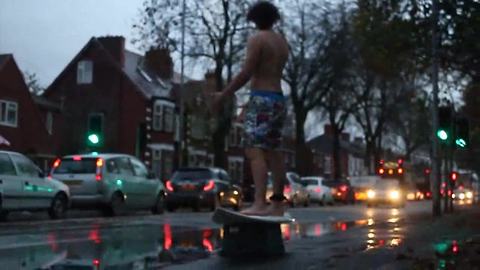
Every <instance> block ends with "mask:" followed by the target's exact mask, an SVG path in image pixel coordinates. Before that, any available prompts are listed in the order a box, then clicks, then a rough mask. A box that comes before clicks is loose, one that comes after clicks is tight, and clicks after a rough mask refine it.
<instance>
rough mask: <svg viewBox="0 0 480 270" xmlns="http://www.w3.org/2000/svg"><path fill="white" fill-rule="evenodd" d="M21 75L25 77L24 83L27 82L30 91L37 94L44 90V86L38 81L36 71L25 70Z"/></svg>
mask: <svg viewBox="0 0 480 270" xmlns="http://www.w3.org/2000/svg"><path fill="white" fill-rule="evenodd" d="M23 76H24V78H25V83H26V84H27V87H28V90H29V91H30V93H32V94H34V95H36V96H39V95H41V94H42V93H43V91H45V87H42V86H41V85H40V83H39V82H38V77H37V74H36V73H31V72H29V71H25V72H24V73H23Z"/></svg>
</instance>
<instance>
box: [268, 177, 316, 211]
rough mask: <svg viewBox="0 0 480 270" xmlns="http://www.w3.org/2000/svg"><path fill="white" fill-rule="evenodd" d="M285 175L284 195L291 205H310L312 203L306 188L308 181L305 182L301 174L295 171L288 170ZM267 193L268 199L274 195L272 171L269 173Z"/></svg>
mask: <svg viewBox="0 0 480 270" xmlns="http://www.w3.org/2000/svg"><path fill="white" fill-rule="evenodd" d="M285 176H286V177H285V179H286V183H285V186H284V188H283V195H284V196H285V197H286V198H287V201H288V203H289V204H290V206H291V207H295V206H298V205H303V206H308V205H309V204H310V196H309V194H308V191H307V189H306V183H305V182H303V181H302V179H301V178H300V176H299V175H298V174H296V173H294V172H287V173H286V174H285ZM266 195H267V201H269V200H270V197H271V196H272V195H273V178H272V174H271V173H268V183H267V194H266Z"/></svg>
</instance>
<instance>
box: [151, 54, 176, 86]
mask: <svg viewBox="0 0 480 270" xmlns="http://www.w3.org/2000/svg"><path fill="white" fill-rule="evenodd" d="M145 63H146V65H147V66H148V68H150V69H151V70H153V71H154V72H155V73H156V74H157V75H158V76H159V77H160V78H161V79H165V80H169V79H172V77H173V60H172V57H171V56H170V51H169V50H168V49H153V48H152V49H150V50H149V51H148V52H147V53H146V54H145Z"/></svg>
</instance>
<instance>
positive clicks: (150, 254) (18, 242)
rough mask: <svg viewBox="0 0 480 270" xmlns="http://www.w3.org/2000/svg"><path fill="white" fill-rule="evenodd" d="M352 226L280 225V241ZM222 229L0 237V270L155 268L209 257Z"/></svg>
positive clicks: (100, 228)
mask: <svg viewBox="0 0 480 270" xmlns="http://www.w3.org/2000/svg"><path fill="white" fill-rule="evenodd" d="M366 224H367V220H363V221H357V222H333V223H331V222H330V223H318V224H284V225H282V226H281V231H282V236H283V238H284V240H286V241H290V240H295V239H301V238H308V237H320V236H322V235H324V234H326V233H330V232H334V231H346V230H348V229H350V228H351V227H353V226H358V225H366ZM222 238H223V230H222V229H212V228H204V229H198V228H189V227H178V226H171V225H170V224H163V225H160V226H158V225H155V226H153V225H148V226H145V225H144V226H137V227H119V228H111V227H103V226H102V225H100V224H97V225H92V226H91V228H90V229H89V230H85V229H82V230H72V231H68V230H67V231H53V232H47V233H45V234H38V233H37V234H30V235H21V236H18V235H17V236H9V237H2V238H0V241H1V243H0V246H1V247H2V248H1V249H0V265H1V267H0V268H1V269H51V270H63V269H71V270H77V269H81V270H83V269H92V270H97V269H98V270H99V269H157V268H160V267H162V266H166V265H170V264H180V263H186V262H191V261H194V260H198V259H203V258H208V257H209V256H211V255H212V254H213V253H215V252H216V251H217V250H219V249H220V248H221V240H222Z"/></svg>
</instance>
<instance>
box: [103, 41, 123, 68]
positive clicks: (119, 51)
mask: <svg viewBox="0 0 480 270" xmlns="http://www.w3.org/2000/svg"><path fill="white" fill-rule="evenodd" d="M97 40H98V41H99V42H100V43H101V44H102V46H103V47H104V48H105V49H106V50H107V51H108V52H109V53H110V54H111V55H112V57H113V59H115V61H117V62H118V63H119V64H120V66H121V67H122V68H123V67H124V65H125V38H124V37H122V36H107V37H99V38H97Z"/></svg>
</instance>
